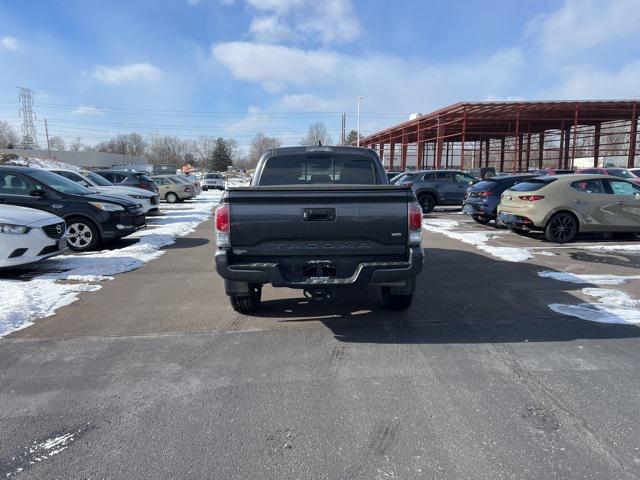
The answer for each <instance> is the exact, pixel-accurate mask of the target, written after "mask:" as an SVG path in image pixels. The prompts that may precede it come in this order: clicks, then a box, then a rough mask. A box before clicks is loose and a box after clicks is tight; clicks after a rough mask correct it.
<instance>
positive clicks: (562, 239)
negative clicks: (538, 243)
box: [544, 212, 578, 243]
mask: <svg viewBox="0 0 640 480" xmlns="http://www.w3.org/2000/svg"><path fill="white" fill-rule="evenodd" d="M577 234H578V221H577V220H576V217H574V216H573V215H571V214H570V213H567V212H560V213H556V214H555V215H554V216H553V217H551V219H550V220H549V221H548V222H547V226H546V227H545V229H544V238H545V239H547V240H548V241H549V242H554V243H567V242H571V241H572V240H573V239H574V238H576V235H577Z"/></svg>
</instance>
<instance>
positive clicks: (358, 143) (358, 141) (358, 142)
mask: <svg viewBox="0 0 640 480" xmlns="http://www.w3.org/2000/svg"><path fill="white" fill-rule="evenodd" d="M363 98H364V97H362V96H358V128H357V130H358V139H357V141H356V146H358V147H359V146H360V100H362V99H363Z"/></svg>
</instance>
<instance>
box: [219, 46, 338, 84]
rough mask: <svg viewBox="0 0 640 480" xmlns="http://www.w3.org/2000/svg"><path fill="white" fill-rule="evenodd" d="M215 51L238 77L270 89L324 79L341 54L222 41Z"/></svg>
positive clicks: (331, 71) (334, 68) (333, 68)
mask: <svg viewBox="0 0 640 480" xmlns="http://www.w3.org/2000/svg"><path fill="white" fill-rule="evenodd" d="M212 51H213V55H214V57H215V58H216V59H217V60H218V61H219V62H221V63H222V64H224V65H225V66H226V67H227V68H228V69H229V70H230V71H231V73H232V75H233V76H234V77H235V78H237V79H240V80H249V81H252V82H256V83H261V84H262V85H263V86H264V88H265V89H266V90H268V91H270V92H275V91H280V90H282V89H283V88H285V86H286V85H288V84H293V85H306V84H309V83H316V82H321V81H323V80H325V79H327V78H328V77H330V76H331V74H332V73H333V72H335V70H336V67H337V66H338V65H339V64H340V63H341V56H340V55H339V54H337V53H335V52H325V51H320V50H318V51H309V50H301V49H297V48H291V47H285V46H282V45H269V44H262V43H253V42H229V43H220V44H217V45H215V46H213V49H212Z"/></svg>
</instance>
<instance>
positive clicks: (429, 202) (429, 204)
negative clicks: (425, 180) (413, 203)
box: [418, 193, 436, 213]
mask: <svg viewBox="0 0 640 480" xmlns="http://www.w3.org/2000/svg"><path fill="white" fill-rule="evenodd" d="M418 202H419V203H420V206H421V207H422V213H430V212H432V211H433V209H434V208H435V206H436V197H434V196H433V195H431V194H430V193H425V194H424V195H420V197H419V198H418Z"/></svg>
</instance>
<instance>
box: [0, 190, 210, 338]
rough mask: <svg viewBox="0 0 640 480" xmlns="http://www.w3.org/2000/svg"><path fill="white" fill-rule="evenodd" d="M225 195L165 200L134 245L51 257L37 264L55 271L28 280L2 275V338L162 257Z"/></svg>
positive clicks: (0, 287)
mask: <svg viewBox="0 0 640 480" xmlns="http://www.w3.org/2000/svg"><path fill="white" fill-rule="evenodd" d="M221 196H222V192H219V191H210V192H203V193H202V194H200V195H199V197H198V198H197V199H195V200H192V201H190V202H188V203H182V204H178V205H165V204H162V205H161V207H160V210H161V211H163V212H165V213H164V214H163V215H160V216H148V217H147V224H148V226H149V228H147V229H145V230H140V231H139V232H136V233H135V234H133V235H130V236H129V237H128V238H130V239H136V238H137V239H138V240H139V241H138V242H137V243H134V244H133V245H129V246H125V247H122V248H118V249H114V250H103V251H101V252H91V253H86V254H76V255H60V256H57V257H52V258H50V259H47V260H45V261H44V262H41V264H40V265H38V266H37V267H36V268H43V270H45V271H46V272H51V273H44V274H42V275H39V276H36V277H35V278H34V279H33V280H30V281H16V280H2V279H0V337H2V336H4V335H7V334H8V333H10V332H14V331H16V330H20V329H22V328H25V327H28V326H29V325H31V324H32V323H33V322H34V321H35V320H37V319H38V318H43V317H47V316H50V315H53V314H54V313H55V312H56V310H57V309H59V308H61V307H63V306H66V305H69V304H70V303H73V302H74V301H76V300H77V299H78V294H79V293H81V292H91V291H96V290H99V289H100V288H101V287H100V286H99V285H95V284H94V283H95V282H100V281H105V280H111V279H113V276H114V275H117V274H119V273H124V272H128V271H131V270H135V269H137V268H140V267H142V266H143V265H144V264H145V263H147V262H149V261H151V260H153V259H155V258H158V257H160V256H161V255H163V254H164V251H163V250H160V249H161V248H162V247H165V246H167V245H170V244H172V243H174V242H175V239H176V237H182V236H185V235H187V234H189V233H191V232H193V231H194V230H195V229H196V227H197V226H198V225H199V224H200V223H202V222H204V221H205V220H207V219H208V218H209V217H210V216H211V212H212V209H213V208H214V207H215V206H216V205H217V204H218V202H219V201H220V197H221ZM61 281H67V282H68V281H72V282H76V283H71V284H67V283H60V282H61Z"/></svg>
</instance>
